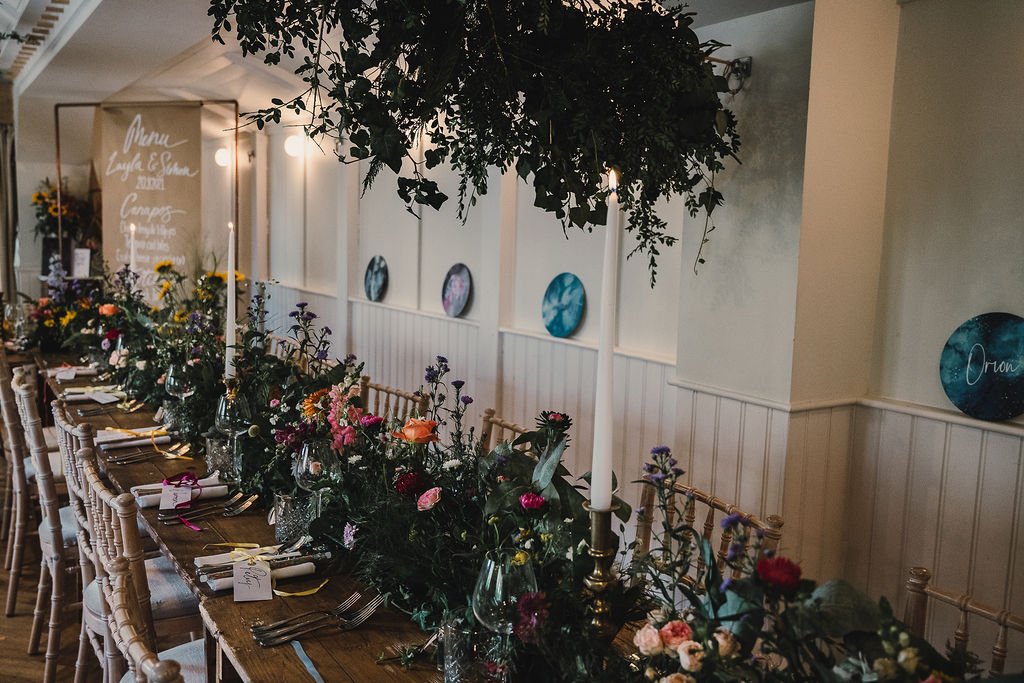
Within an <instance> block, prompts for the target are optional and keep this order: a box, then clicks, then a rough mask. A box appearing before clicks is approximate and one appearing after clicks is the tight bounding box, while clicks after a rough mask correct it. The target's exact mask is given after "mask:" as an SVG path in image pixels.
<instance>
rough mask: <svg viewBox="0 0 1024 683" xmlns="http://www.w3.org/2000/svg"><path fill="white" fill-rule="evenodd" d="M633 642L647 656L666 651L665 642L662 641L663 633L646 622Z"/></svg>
mask: <svg viewBox="0 0 1024 683" xmlns="http://www.w3.org/2000/svg"><path fill="white" fill-rule="evenodd" d="M633 644H634V645H636V647H637V649H638V650H640V654H642V655H644V656H645V657H652V656H654V655H657V654H661V653H662V652H664V651H665V644H664V643H662V642H661V634H659V633H658V629H656V628H654V626H652V625H651V624H644V627H643V628H642V629H640V630H639V631H637V632H636V635H635V636H633Z"/></svg>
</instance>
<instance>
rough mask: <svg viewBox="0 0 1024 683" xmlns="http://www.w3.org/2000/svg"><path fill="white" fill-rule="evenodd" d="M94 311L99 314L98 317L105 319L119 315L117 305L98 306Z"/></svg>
mask: <svg viewBox="0 0 1024 683" xmlns="http://www.w3.org/2000/svg"><path fill="white" fill-rule="evenodd" d="M96 310H97V311H99V312H100V315H102V316H104V317H107V318H109V317H110V316H112V315H117V314H118V313H120V309H119V308H118V307H117V304H100V305H99V306H98V307H97V308H96Z"/></svg>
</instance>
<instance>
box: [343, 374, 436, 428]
mask: <svg viewBox="0 0 1024 683" xmlns="http://www.w3.org/2000/svg"><path fill="white" fill-rule="evenodd" d="M359 396H360V397H361V398H362V402H363V409H364V410H367V411H369V412H371V413H373V414H374V415H380V416H381V417H393V418H395V419H397V420H398V421H400V422H405V421H406V420H408V419H409V418H410V417H423V416H425V415H426V414H427V409H428V408H429V407H430V398H429V397H428V396H426V395H425V394H421V393H420V392H418V391H403V390H401V389H396V388H394V387H389V386H386V385H384V384H375V383H374V382H371V381H370V376H369V375H363V376H362V377H360V378H359Z"/></svg>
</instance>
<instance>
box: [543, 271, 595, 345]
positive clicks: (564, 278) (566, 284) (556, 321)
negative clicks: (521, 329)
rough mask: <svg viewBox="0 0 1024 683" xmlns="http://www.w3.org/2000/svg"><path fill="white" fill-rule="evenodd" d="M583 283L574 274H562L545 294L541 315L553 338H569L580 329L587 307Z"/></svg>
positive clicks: (557, 276) (553, 281)
mask: <svg viewBox="0 0 1024 683" xmlns="http://www.w3.org/2000/svg"><path fill="white" fill-rule="evenodd" d="M586 303H587V295H586V292H585V291H584V289H583V283H582V282H580V279H579V278H578V277H576V276H575V275H573V274H572V273H560V274H558V275H556V276H555V279H553V280H552V281H551V284H549V285H548V288H547V290H546V291H545V292H544V303H543V304H541V314H542V315H543V316H544V327H545V328H547V331H548V332H549V333H550V334H551V336H553V337H568V336H569V335H571V334H572V333H573V332H575V331H576V328H577V327H579V324H580V320H581V319H582V318H583V311H584V308H585V307H586Z"/></svg>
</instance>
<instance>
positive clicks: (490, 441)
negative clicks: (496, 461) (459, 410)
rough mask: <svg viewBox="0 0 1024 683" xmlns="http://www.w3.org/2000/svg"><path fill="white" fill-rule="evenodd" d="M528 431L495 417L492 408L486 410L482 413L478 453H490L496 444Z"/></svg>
mask: <svg viewBox="0 0 1024 683" xmlns="http://www.w3.org/2000/svg"><path fill="white" fill-rule="evenodd" d="M528 431H529V430H528V429H527V428H526V427H523V426H522V425H518V424H516V423H515V422H509V421H508V420H506V419H504V418H500V417H498V416H497V415H495V411H494V408H488V409H487V410H485V411H484V416H483V422H482V424H481V425H480V451H481V452H482V453H490V452H491V449H492V448H494V447H495V445H497V444H498V443H500V442H502V441H506V440H509V439H515V438H516V437H517V436H519V435H521V434H525V433H526V432H528Z"/></svg>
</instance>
